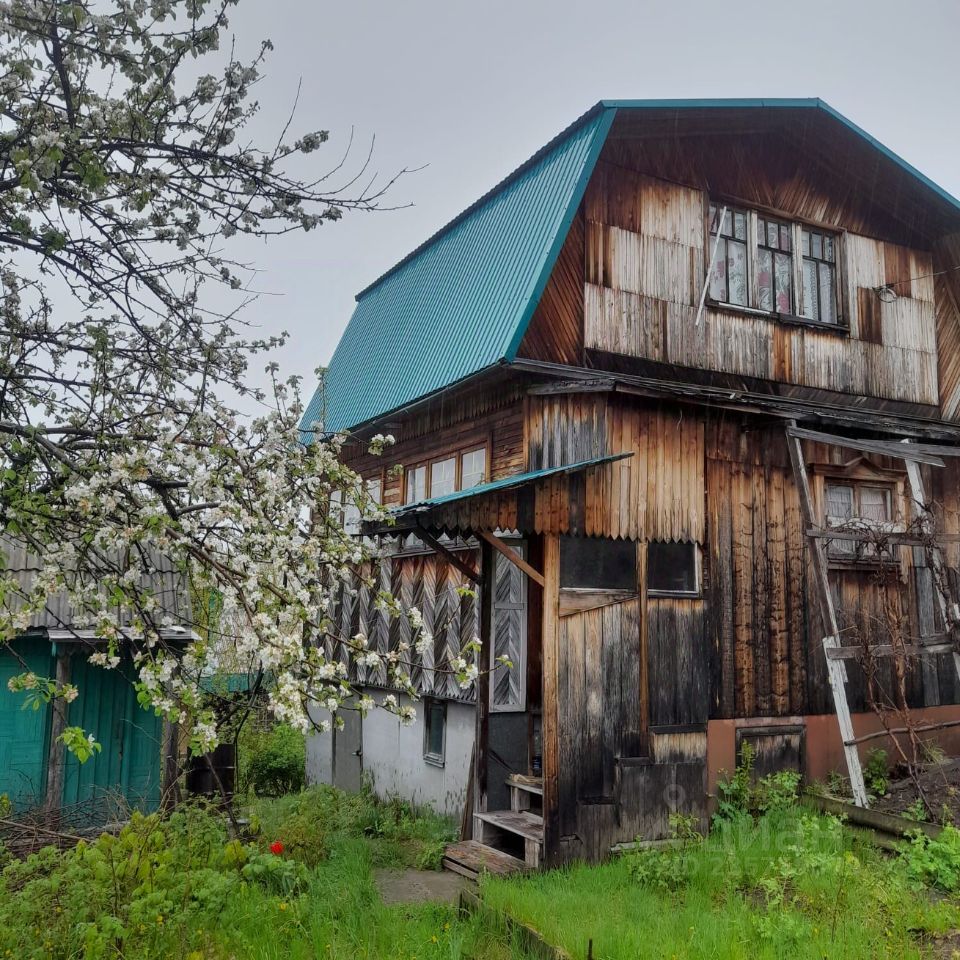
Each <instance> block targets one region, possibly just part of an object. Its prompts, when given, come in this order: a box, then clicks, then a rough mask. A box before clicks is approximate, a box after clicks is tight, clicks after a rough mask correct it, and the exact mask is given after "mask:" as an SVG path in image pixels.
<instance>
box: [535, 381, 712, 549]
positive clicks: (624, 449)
mask: <svg viewBox="0 0 960 960" xmlns="http://www.w3.org/2000/svg"><path fill="white" fill-rule="evenodd" d="M526 436H527V462H528V463H529V465H530V469H533V470H536V469H541V468H543V467H554V466H561V465H563V464H566V463H575V462H577V461H579V460H584V459H588V458H591V457H597V456H603V455H605V454H615V453H631V454H632V456H631V457H629V458H628V459H626V460H622V461H619V462H618V463H614V464H611V465H610V466H608V467H604V468H603V469H601V470H596V471H591V473H590V474H589V475H588V476H587V477H586V479H585V480H583V481H582V486H583V490H582V493H581V492H580V490H578V489H577V487H578V486H579V482H578V481H575V482H574V484H573V488H574V489H573V491H572V495H573V496H577V495H580V496H582V503H581V502H579V501H578V502H575V503H574V504H573V509H572V511H571V514H570V515H571V517H572V523H570V524H569V526H571V527H572V526H574V525H576V527H577V528H578V529H577V530H576V531H575V532H582V533H585V534H587V535H588V536H594V535H596V536H607V537H623V538H625V539H631V540H688V541H690V540H695V541H700V542H702V541H703V539H704V518H705V510H704V499H703V497H704V489H705V484H704V472H703V471H704V420H703V418H702V417H697V416H695V415H693V414H691V412H690V411H689V410H686V411H684V410H681V409H680V408H671V407H667V406H664V407H658V406H656V405H651V406H644V405H641V404H638V403H632V402H631V401H630V400H628V399H624V398H620V397H618V398H616V399H614V400H611V399H610V395H609V394H575V395H566V396H553V397H531V398H530V400H529V404H528V408H527V429H526ZM562 486H563V482H562V481H559V482H558V483H557V484H555V487H556V488H557V489H559V488H561V487H562ZM556 506H557V504H556V503H555V500H554V498H553V497H552V496H550V497H548V496H546V495H544V496H540V495H539V494H538V496H537V521H536V523H537V532H543V531H546V530H548V529H557V530H559V529H560V528H559V527H556V528H554V527H553V526H551V524H552V523H553V522H554V517H556V518H557V522H560V523H562V522H563V516H564V510H563V509H562V506H563V505H560V506H561V509H559V510H556V509H555V508H556ZM560 532H563V533H567V532H573V531H571V530H567V529H564V530H560Z"/></svg>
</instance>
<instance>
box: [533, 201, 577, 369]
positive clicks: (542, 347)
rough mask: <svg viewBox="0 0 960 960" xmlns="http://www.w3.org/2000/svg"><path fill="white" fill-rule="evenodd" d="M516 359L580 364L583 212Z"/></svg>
mask: <svg viewBox="0 0 960 960" xmlns="http://www.w3.org/2000/svg"><path fill="white" fill-rule="evenodd" d="M518 355H519V356H521V357H526V358H528V359H531V360H551V361H553V362H555V363H568V364H571V365H573V366H581V365H582V364H583V214H582V212H578V214H577V216H576V217H574V219H573V223H571V224H570V231H569V233H568V234H567V238H566V240H565V241H564V244H563V247H562V248H561V249H560V254H559V256H558V257H557V262H556V264H555V265H554V268H553V271H552V272H551V274H550V279H549V280H548V281H547V285H546V287H545V288H544V291H543V294H542V296H541V297H540V302H539V303H538V304H537V308H536V310H535V311H534V314H533V317H531V319H530V326H529V327H528V328H527V332H526V333H525V334H524V337H523V341H522V342H521V344H520V349H519V351H518Z"/></svg>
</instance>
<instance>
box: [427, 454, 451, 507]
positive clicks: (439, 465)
mask: <svg viewBox="0 0 960 960" xmlns="http://www.w3.org/2000/svg"><path fill="white" fill-rule="evenodd" d="M456 489H457V458H456V457H446V458H445V459H443V460H434V461H433V463H431V464H430V496H431V497H445V496H446V495H447V494H448V493H453V492H454V490H456Z"/></svg>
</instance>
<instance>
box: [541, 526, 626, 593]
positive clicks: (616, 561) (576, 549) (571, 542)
mask: <svg viewBox="0 0 960 960" xmlns="http://www.w3.org/2000/svg"><path fill="white" fill-rule="evenodd" d="M560 586H561V587H577V588H580V589H585V590H636V589H637V547H636V544H634V543H633V542H632V541H630V540H610V539H606V538H602V537H599V538H594V537H561V538H560Z"/></svg>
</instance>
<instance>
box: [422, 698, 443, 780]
mask: <svg viewBox="0 0 960 960" xmlns="http://www.w3.org/2000/svg"><path fill="white" fill-rule="evenodd" d="M423 712H424V719H425V721H426V722H425V725H424V726H425V729H424V733H423V759H424V760H426V761H427V762H428V763H435V764H437V765H438V766H443V761H444V757H445V755H446V749H447V704H446V703H445V701H443V700H427V701H425V703H424V709H423Z"/></svg>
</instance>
